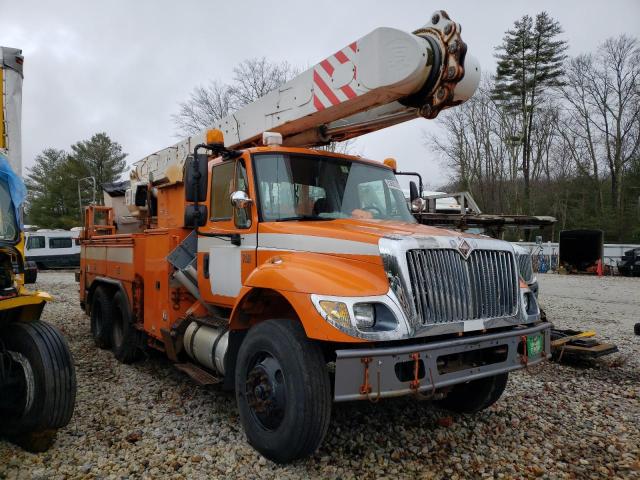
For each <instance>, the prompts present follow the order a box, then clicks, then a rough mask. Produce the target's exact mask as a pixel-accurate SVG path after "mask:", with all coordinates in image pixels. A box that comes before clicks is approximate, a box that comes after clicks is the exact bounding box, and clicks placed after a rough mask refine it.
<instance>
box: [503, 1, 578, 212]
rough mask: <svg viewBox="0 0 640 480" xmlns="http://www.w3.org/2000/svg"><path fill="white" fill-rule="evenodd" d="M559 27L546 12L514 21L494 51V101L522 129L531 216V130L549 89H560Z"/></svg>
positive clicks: (561, 55)
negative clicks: (515, 120) (495, 66)
mask: <svg viewBox="0 0 640 480" xmlns="http://www.w3.org/2000/svg"><path fill="white" fill-rule="evenodd" d="M561 33H562V28H561V27H560V24H559V23H558V22H557V21H555V20H554V19H553V18H551V16H549V14H548V13H546V12H541V13H539V14H538V15H536V18H535V21H534V19H533V18H531V17H530V16H529V15H525V16H523V17H522V18H521V19H520V20H516V22H515V23H514V27H513V28H512V29H511V30H508V31H507V32H506V35H505V36H504V38H503V42H502V45H500V46H499V47H497V48H496V50H497V53H496V57H497V59H498V67H497V71H496V79H495V80H496V86H495V90H494V97H495V99H496V100H497V101H498V102H499V103H500V104H501V105H502V106H503V107H504V108H505V109H507V111H509V112H510V113H511V114H513V115H517V116H518V118H519V120H520V123H521V126H522V129H521V132H520V138H519V139H518V140H519V141H520V142H521V145H522V158H521V167H522V175H523V184H524V208H525V210H526V212H527V213H530V208H531V205H530V180H531V155H532V137H533V132H532V130H533V129H534V128H535V125H536V123H537V122H536V121H535V120H536V114H537V113H538V112H537V110H538V107H539V106H540V105H541V104H542V103H543V102H544V101H545V100H546V99H547V98H545V97H547V95H548V92H549V89H553V88H555V87H559V86H562V84H563V73H564V72H563V65H562V64H563V62H564V60H565V59H566V55H565V54H564V52H565V50H566V49H567V43H566V42H565V41H564V40H560V39H558V36H559V35H560V34H561Z"/></svg>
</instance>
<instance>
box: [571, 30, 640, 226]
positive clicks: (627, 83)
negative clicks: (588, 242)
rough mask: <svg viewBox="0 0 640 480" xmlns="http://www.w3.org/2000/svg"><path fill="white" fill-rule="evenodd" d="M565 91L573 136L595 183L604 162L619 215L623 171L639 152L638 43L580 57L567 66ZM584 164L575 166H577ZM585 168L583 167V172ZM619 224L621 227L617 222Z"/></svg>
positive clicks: (618, 42) (611, 42)
mask: <svg viewBox="0 0 640 480" xmlns="http://www.w3.org/2000/svg"><path fill="white" fill-rule="evenodd" d="M569 72H570V74H569V76H568V78H567V83H568V84H567V86H566V87H565V88H564V89H563V92H564V97H565V98H566V100H567V102H568V105H569V116H570V119H571V120H572V123H570V124H569V125H573V129H572V130H570V131H571V133H572V134H573V135H574V136H575V137H577V139H578V140H579V142H580V143H581V146H582V149H581V151H582V152H584V153H585V154H586V155H588V158H590V159H591V165H592V166H591V169H592V172H593V175H594V177H595V179H596V180H598V175H599V168H600V166H599V161H598V160H599V159H600V158H602V159H604V163H605V167H606V168H607V169H608V171H609V177H610V181H611V204H612V206H613V207H614V209H615V212H616V214H617V216H618V218H619V219H620V218H621V215H622V211H623V204H622V198H623V196H622V191H623V189H622V187H623V181H624V173H625V169H626V168H627V167H628V165H629V164H630V162H631V161H632V160H633V159H634V158H636V157H637V156H638V154H639V153H640V47H639V44H638V40H637V39H636V38H633V37H630V36H628V35H621V36H619V37H617V38H610V39H608V40H606V41H605V42H604V43H603V44H602V45H601V46H600V48H599V50H598V53H597V54H596V55H591V54H589V55H582V56H580V57H577V58H576V59H575V60H573V61H572V62H571V64H570V66H569ZM581 164H582V165H584V164H583V163H581V162H578V166H579V168H580V166H581ZM582 168H584V167H582ZM619 224H620V222H619Z"/></svg>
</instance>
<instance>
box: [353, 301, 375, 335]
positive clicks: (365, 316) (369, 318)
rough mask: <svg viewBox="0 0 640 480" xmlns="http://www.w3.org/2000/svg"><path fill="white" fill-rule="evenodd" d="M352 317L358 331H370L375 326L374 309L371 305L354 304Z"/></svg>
mask: <svg viewBox="0 0 640 480" xmlns="http://www.w3.org/2000/svg"><path fill="white" fill-rule="evenodd" d="M353 316H354V317H355V320H356V327H358V329H359V330H370V329H372V328H373V326H374V325H375V324H376V309H375V308H374V306H373V304H372V303H356V304H355V305H354V306H353Z"/></svg>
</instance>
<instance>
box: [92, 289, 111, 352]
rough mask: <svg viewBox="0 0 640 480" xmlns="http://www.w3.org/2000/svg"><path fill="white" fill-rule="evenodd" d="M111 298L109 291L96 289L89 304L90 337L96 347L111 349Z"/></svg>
mask: <svg viewBox="0 0 640 480" xmlns="http://www.w3.org/2000/svg"><path fill="white" fill-rule="evenodd" d="M112 302H113V300H112V298H111V295H110V294H109V290H107V289H106V288H105V287H98V288H96V291H95V292H94V293H93V301H92V302H91V336H92V337H93V341H94V342H95V344H96V346H98V347H99V348H102V349H108V348H111V328H112V327H111V322H112V316H113V311H112V307H111V305H112Z"/></svg>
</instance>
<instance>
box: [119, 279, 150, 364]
mask: <svg viewBox="0 0 640 480" xmlns="http://www.w3.org/2000/svg"><path fill="white" fill-rule="evenodd" d="M112 312H113V315H112V317H111V319H112V323H111V345H112V347H113V355H114V356H115V357H116V358H117V359H118V361H119V362H121V363H127V364H128V363H133V362H135V361H136V360H139V359H140V354H141V353H142V352H141V350H140V347H141V346H142V339H143V334H142V332H140V331H139V330H138V329H136V327H135V326H134V325H133V322H132V320H131V313H130V309H129V301H128V299H127V296H126V295H125V294H124V293H123V292H122V290H120V291H118V292H117V293H116V294H115V295H114V296H113V305H112Z"/></svg>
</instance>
